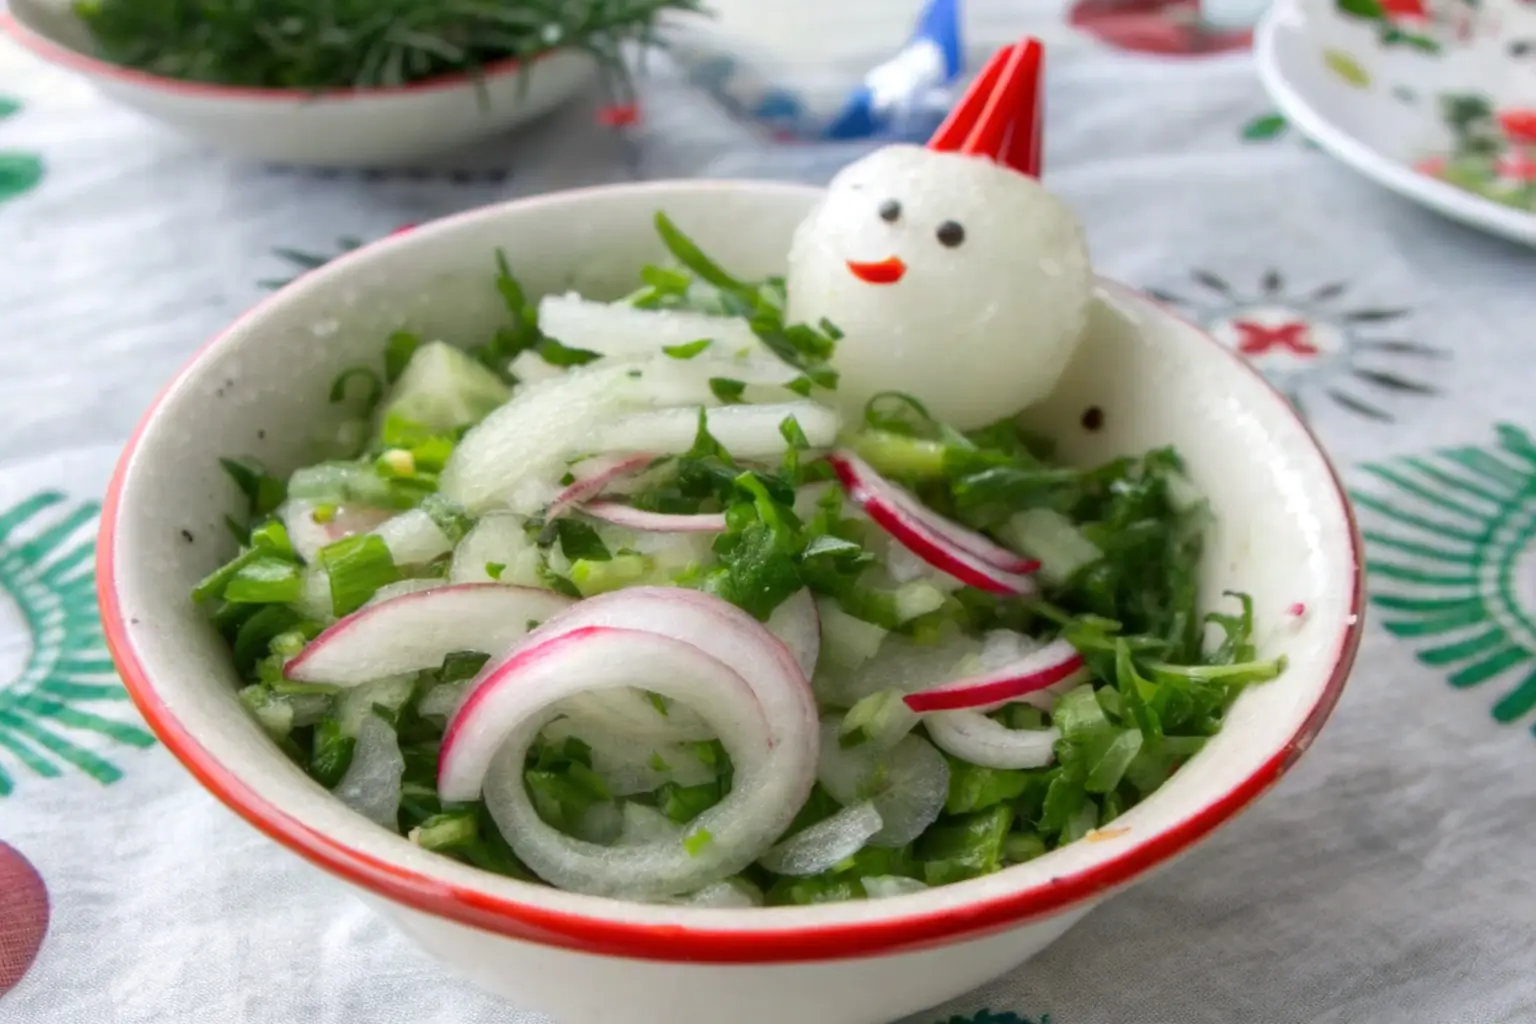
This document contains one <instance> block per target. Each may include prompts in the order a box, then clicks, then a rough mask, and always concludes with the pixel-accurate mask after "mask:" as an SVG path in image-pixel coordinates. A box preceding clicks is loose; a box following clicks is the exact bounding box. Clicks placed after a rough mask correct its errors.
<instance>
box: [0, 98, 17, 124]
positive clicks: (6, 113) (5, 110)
mask: <svg viewBox="0 0 1536 1024" xmlns="http://www.w3.org/2000/svg"><path fill="white" fill-rule="evenodd" d="M20 112H21V103H20V101H18V100H13V99H11V98H10V97H9V96H0V121H4V120H5V119H6V118H8V117H10V116H11V115H12V114H19V113H20Z"/></svg>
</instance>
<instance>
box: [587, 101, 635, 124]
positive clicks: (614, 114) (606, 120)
mask: <svg viewBox="0 0 1536 1024" xmlns="http://www.w3.org/2000/svg"><path fill="white" fill-rule="evenodd" d="M597 121H598V123H599V124H602V125H606V126H607V127H609V128H628V127H629V126H630V125H632V124H637V123H638V122H639V121H640V106H639V104H636V103H616V104H614V105H613V106H609V107H604V108H603V109H601V110H599V111H598V112H597Z"/></svg>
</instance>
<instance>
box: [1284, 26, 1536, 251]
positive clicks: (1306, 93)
mask: <svg viewBox="0 0 1536 1024" xmlns="http://www.w3.org/2000/svg"><path fill="white" fill-rule="evenodd" d="M1324 52H1325V47H1324V46H1323V45H1322V44H1321V43H1320V41H1319V40H1317V39H1315V38H1313V37H1312V35H1311V33H1310V32H1309V26H1308V23H1307V19H1306V15H1305V14H1304V13H1303V12H1302V10H1301V8H1300V6H1299V4H1298V3H1297V2H1296V0H1279V2H1277V3H1276V4H1275V5H1274V6H1273V7H1271V8H1270V10H1269V13H1267V14H1266V15H1265V16H1264V19H1263V20H1262V21H1261V22H1260V23H1259V27H1258V30H1257V31H1256V32H1255V35H1254V56H1255V58H1256V59H1257V62H1258V69H1259V79H1260V81H1261V82H1262V83H1263V85H1264V89H1265V91H1267V92H1268V93H1269V96H1270V98H1271V99H1272V100H1274V102H1275V104H1276V105H1277V106H1278V107H1279V108H1280V111H1281V113H1283V114H1284V115H1285V117H1286V119H1287V120H1288V121H1290V122H1291V123H1292V124H1294V125H1295V126H1296V128H1297V130H1299V131H1300V132H1301V133H1302V134H1303V135H1306V136H1307V137H1308V138H1310V139H1311V140H1312V141H1313V142H1316V143H1317V144H1318V145H1319V146H1320V147H1322V149H1323V150H1324V151H1326V152H1328V153H1329V154H1331V155H1332V156H1334V157H1336V158H1337V159H1339V160H1341V161H1343V162H1344V163H1345V164H1348V165H1349V166H1350V167H1352V168H1354V169H1355V170H1356V171H1358V172H1360V173H1361V174H1363V175H1365V176H1366V177H1367V178H1370V179H1371V180H1373V181H1375V182H1377V183H1378V184H1380V185H1383V186H1385V187H1387V188H1389V189H1391V190H1392V191H1394V192H1396V193H1397V194H1399V195H1401V196H1403V197H1405V198H1407V199H1410V200H1412V201H1413V202H1416V203H1418V204H1419V205H1421V206H1426V207H1428V208H1429V209H1431V210H1434V211H1436V212H1437V213H1440V214H1443V215H1444V216H1447V217H1450V218H1451V219H1453V220H1458V221H1461V222H1462V223H1463V224H1468V225H1471V226H1472V227H1475V228H1480V229H1482V230H1483V231H1488V232H1492V233H1493V234H1496V235H1503V236H1504V237H1505V238H1510V239H1513V240H1514V241H1517V242H1523V243H1524V244H1526V245H1532V246H1536V215H1533V214H1529V213H1522V212H1521V211H1520V210H1517V209H1515V208H1513V207H1509V206H1503V205H1501V204H1499V203H1496V202H1494V201H1492V200H1490V199H1484V198H1482V197H1481V196H1478V195H1476V194H1474V193H1472V192H1467V191H1465V190H1463V189H1460V188H1457V187H1456V186H1454V185H1451V184H1448V183H1446V182H1444V181H1441V180H1439V179H1437V178H1434V177H1431V176H1430V175H1428V174H1424V173H1422V172H1420V171H1418V170H1416V169H1415V167H1414V164H1415V163H1416V162H1417V161H1418V160H1420V159H1422V158H1423V157H1425V156H1426V155H1428V154H1429V153H1430V152H1432V151H1433V150H1434V148H1435V146H1434V144H1435V140H1436V139H1437V138H1438V137H1439V136H1440V135H1443V129H1442V128H1441V127H1440V126H1439V125H1438V124H1436V123H1434V122H1435V121H1436V118H1435V117H1434V114H1433V111H1434V109H1435V104H1434V102H1433V97H1425V98H1423V99H1421V100H1420V102H1419V103H1417V104H1408V103H1404V102H1400V101H1399V100H1398V99H1396V98H1395V97H1394V96H1393V94H1392V89H1391V87H1390V85H1389V84H1388V83H1385V82H1381V83H1375V87H1374V88H1368V89H1367V88H1361V87H1359V86H1357V85H1353V84H1351V83H1349V82H1347V81H1346V80H1345V79H1344V78H1343V77H1342V76H1340V75H1339V74H1337V73H1336V72H1335V71H1334V70H1332V69H1330V68H1329V66H1328V65H1327V63H1326V62H1325V61H1324V57H1323V55H1324Z"/></svg>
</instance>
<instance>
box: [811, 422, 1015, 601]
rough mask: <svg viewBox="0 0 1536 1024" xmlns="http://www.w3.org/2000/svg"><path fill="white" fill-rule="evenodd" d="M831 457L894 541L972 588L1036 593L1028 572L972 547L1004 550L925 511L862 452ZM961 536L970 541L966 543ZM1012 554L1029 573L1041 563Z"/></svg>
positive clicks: (859, 501)
mask: <svg viewBox="0 0 1536 1024" xmlns="http://www.w3.org/2000/svg"><path fill="white" fill-rule="evenodd" d="M827 459H828V461H829V462H830V463H831V464H832V468H833V469H834V470H835V471H836V473H837V477H838V480H839V481H841V482H842V485H843V487H844V489H845V490H846V491H847V492H848V497H849V498H851V499H852V500H853V501H854V503H855V504H857V505H858V506H859V507H860V508H862V509H863V510H864V511H865V513H866V514H868V516H869V517H870V518H871V519H873V520H874V521H875V523H876V524H878V525H879V527H880V528H881V529H882V530H884V531H885V532H886V533H888V534H890V535H891V537H892V539H894V540H895V541H896V542H897V543H899V544H901V546H902V547H904V548H906V549H907V550H908V551H910V552H912V553H913V554H914V555H916V556H917V557H919V558H921V559H922V560H923V561H925V562H927V563H928V564H929V565H931V566H933V567H934V568H935V569H938V570H939V571H940V572H943V573H946V574H948V575H950V576H953V577H954V578H955V579H957V580H959V581H960V582H961V583H964V584H966V585H967V586H971V587H976V588H977V589H978V590H986V591H990V592H991V593H994V594H1009V595H1014V596H1023V595H1027V594H1033V593H1035V584H1034V582H1033V581H1032V580H1030V579H1029V577H1028V576H1025V575H1022V574H1021V573H1020V572H1016V571H1012V570H1008V569H1003V568H1000V567H999V566H998V565H995V564H993V563H992V562H989V561H987V560H986V559H985V558H982V557H980V556H978V555H977V554H975V553H974V551H972V550H970V549H971V548H980V547H982V546H985V547H988V548H991V549H993V550H994V551H997V552H1001V551H1002V549H1001V548H998V547H997V546H996V545H995V544H992V542H991V541H989V540H987V539H986V538H985V537H982V536H981V535H980V534H975V533H973V532H972V531H969V530H966V528H965V527H963V526H960V525H959V524H958V523H951V522H949V521H948V520H944V519H943V518H942V517H941V516H938V515H936V514H935V513H933V512H930V511H928V510H927V509H923V508H922V506H921V503H919V502H918V501H917V500H916V499H915V498H913V497H912V496H911V495H909V494H907V493H906V492H905V491H903V490H902V489H901V488H899V487H897V486H896V485H895V484H893V483H891V482H890V481H888V480H886V479H885V478H884V477H882V476H880V474H878V473H876V472H875V471H874V469H873V468H871V467H870V465H869V464H868V463H866V462H865V461H864V460H863V459H861V458H859V457H858V456H857V455H853V454H851V453H849V452H834V453H833V454H832V455H829V456H828V457H827ZM919 511H920V512H921V514H919ZM936 521H937V522H942V523H943V524H944V525H943V527H942V528H939V527H937V526H935V522H936ZM957 537H966V538H967V539H966V541H965V543H964V544H962V543H960V542H959V541H957V539H956V538H957ZM1008 555H1009V558H1010V559H1011V563H1010V564H1014V565H1019V566H1022V567H1023V569H1024V571H1030V572H1032V571H1034V570H1035V569H1036V568H1038V567H1039V563H1037V562H1033V561H1029V560H1026V559H1019V558H1018V557H1017V556H1014V555H1012V553H1011V552H1008ZM999 557H1001V556H999Z"/></svg>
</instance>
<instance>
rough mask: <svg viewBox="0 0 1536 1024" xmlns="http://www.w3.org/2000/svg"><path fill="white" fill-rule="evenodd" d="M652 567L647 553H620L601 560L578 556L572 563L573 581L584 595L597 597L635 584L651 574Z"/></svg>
mask: <svg viewBox="0 0 1536 1024" xmlns="http://www.w3.org/2000/svg"><path fill="white" fill-rule="evenodd" d="M652 568H653V563H652V561H651V560H650V559H649V558H647V557H646V556H645V555H620V556H618V557H617V558H610V559H608V560H606V561H601V562H592V561H588V560H587V559H585V558H578V559H577V560H576V561H575V562H573V563H571V582H572V583H574V584H575V585H576V589H577V590H579V591H580V592H581V596H582V597H596V596H597V595H598V594H607V593H610V592H612V591H615V590H623V589H624V588H625V587H631V586H634V585H635V584H636V583H639V582H640V581H641V580H643V579H645V578H646V577H647V576H648V575H650V572H651V569H652Z"/></svg>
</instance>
